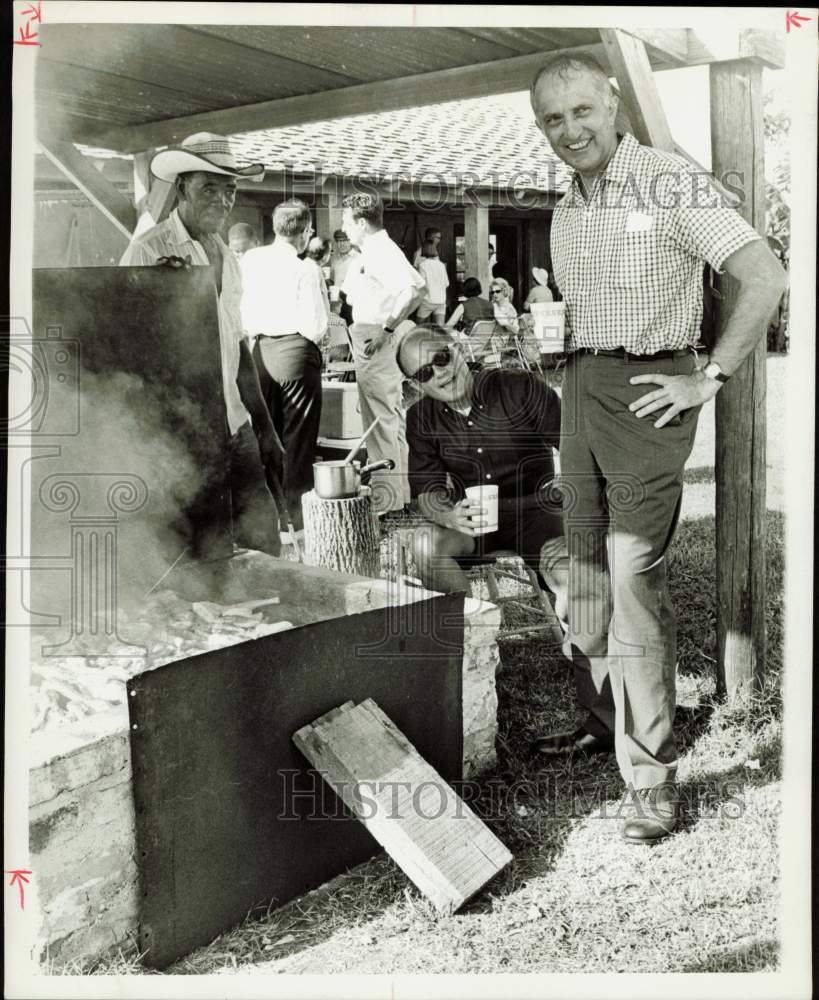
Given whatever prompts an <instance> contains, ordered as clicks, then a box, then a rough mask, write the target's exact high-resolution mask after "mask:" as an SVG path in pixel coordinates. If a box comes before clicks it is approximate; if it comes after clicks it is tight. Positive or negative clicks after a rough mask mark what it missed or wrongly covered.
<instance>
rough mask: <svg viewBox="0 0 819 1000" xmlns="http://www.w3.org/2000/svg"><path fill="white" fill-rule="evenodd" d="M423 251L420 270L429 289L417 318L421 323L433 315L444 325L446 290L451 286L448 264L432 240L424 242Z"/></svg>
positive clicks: (439, 324) (438, 322)
mask: <svg viewBox="0 0 819 1000" xmlns="http://www.w3.org/2000/svg"><path fill="white" fill-rule="evenodd" d="M421 253H422V257H421V261H420V263H419V264H418V270H419V271H420V273H421V275H422V277H423V278H424V280H425V281H426V283H427V289H426V295H425V296H424V301H423V302H422V303H421V305H420V306H418V312H417V313H416V319H417V320H418V322H419V323H423V322H424V321H425V320H427V319H429V318H430V316H431V317H432V319H433V321H434V322H435V323H437V324H438V326H443V325H444V318H445V316H446V290H447V288H449V275H448V274H447V273H446V264H444V262H443V261H442V260H440V259H439V258H438V248H437V247H436V245H435V244H434V243H433V242H432V240H427V242H426V243H424V245H423V247H422V248H421Z"/></svg>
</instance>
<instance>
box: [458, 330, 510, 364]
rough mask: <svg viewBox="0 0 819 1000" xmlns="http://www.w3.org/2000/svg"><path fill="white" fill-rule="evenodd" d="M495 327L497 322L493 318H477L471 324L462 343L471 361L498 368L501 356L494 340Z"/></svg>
mask: <svg viewBox="0 0 819 1000" xmlns="http://www.w3.org/2000/svg"><path fill="white" fill-rule="evenodd" d="M497 329H498V327H497V324H496V323H495V321H494V320H493V319H479V320H476V321H475V322H474V323H473V324H472V329H471V330H470V331H469V332H468V333H467V335H466V340H465V341H464V343H465V344H466V348H467V351H468V352H469V355H470V358H471V360H472V362H473V363H476V364H480V365H482V366H484V367H493V368H500V365H501V358H500V354H499V353H498V350H497V346H496V342H495V334H496V331H497ZM487 359H490V361H491V365H489V366H487V365H486V361H487Z"/></svg>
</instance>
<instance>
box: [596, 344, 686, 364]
mask: <svg viewBox="0 0 819 1000" xmlns="http://www.w3.org/2000/svg"><path fill="white" fill-rule="evenodd" d="M692 350H693V348H691V347H684V348H681V349H680V350H677V351H657V352H656V353H654V354H633V353H632V352H631V351H627V350H626V349H625V347H615V348H613V349H612V350H610V351H604V350H603V349H602V348H599V349H598V348H596V347H578V349H577V353H578V354H591V355H593V356H594V357H597V358H619V359H620V360H621V361H668V360H670V359H671V358H682V357H685V355H686V354H689V353H690V352H691V351H692Z"/></svg>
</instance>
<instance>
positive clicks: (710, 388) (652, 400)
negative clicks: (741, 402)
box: [629, 370, 720, 427]
mask: <svg viewBox="0 0 819 1000" xmlns="http://www.w3.org/2000/svg"><path fill="white" fill-rule="evenodd" d="M629 383H630V384H631V385H658V386H660V388H659V389H655V390H654V391H653V392H647V393H646V394H645V396H640V398H639V399H636V400H635V401H634V402H633V403H631V404H630V405H629V409H630V410H631V412H632V413H634V414H636V415H637V416H638V417H647V416H648V415H649V414H650V413H654V412H655V411H656V410H662V409H665V408H666V407H667V409H665V413H663V415H662V416H661V417H660V419H659V420H658V421H657V422H656V423H655V424H654V426H655V427H664V426H665V425H666V424H667V423H668V422H669V420H673V419H674V417H676V415H677V414H678V413H682V411H683V410H690V409H691V407H693V406H702V404H703V403H707V402H708V400H709V399H713V398H714V396H716V394H717V393H718V392H719V389H720V383H719V382H716V381H715V380H714V379H710V378H707V377H706V376H705V375H703V373H702V372H701V371H699V370H698V371H695V372H692V373H691V374H690V375H659V374H658V375H635V376H634V378H630V379H629Z"/></svg>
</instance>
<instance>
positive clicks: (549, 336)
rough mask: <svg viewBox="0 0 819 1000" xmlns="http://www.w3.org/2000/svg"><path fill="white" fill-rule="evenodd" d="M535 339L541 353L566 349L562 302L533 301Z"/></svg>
mask: <svg viewBox="0 0 819 1000" xmlns="http://www.w3.org/2000/svg"><path fill="white" fill-rule="evenodd" d="M530 309H531V310H532V319H533V320H534V333H535V339H536V340H537V342H538V347H539V348H540V353H541V354H556V353H558V352H560V351H564V350H565V349H566V305H565V303H563V302H533V303H532V305H531V306H530Z"/></svg>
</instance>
